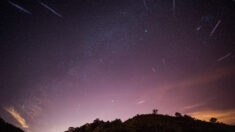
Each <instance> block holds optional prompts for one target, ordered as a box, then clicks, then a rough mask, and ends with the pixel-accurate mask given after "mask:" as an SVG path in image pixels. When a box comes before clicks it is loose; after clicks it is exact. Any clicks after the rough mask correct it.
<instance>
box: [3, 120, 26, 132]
mask: <svg viewBox="0 0 235 132" xmlns="http://www.w3.org/2000/svg"><path fill="white" fill-rule="evenodd" d="M0 132H24V131H23V130H21V129H20V128H17V127H15V126H13V125H11V124H9V123H7V122H5V121H4V120H3V119H2V118H0Z"/></svg>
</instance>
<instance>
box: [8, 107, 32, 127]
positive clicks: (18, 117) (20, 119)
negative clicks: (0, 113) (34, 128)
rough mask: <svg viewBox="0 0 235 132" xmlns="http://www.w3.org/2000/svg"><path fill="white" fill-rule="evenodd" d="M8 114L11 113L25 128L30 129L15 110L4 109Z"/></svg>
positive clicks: (11, 108)
mask: <svg viewBox="0 0 235 132" xmlns="http://www.w3.org/2000/svg"><path fill="white" fill-rule="evenodd" d="M4 109H5V110H6V111H7V112H8V113H10V114H11V115H12V116H13V117H14V118H15V119H16V120H17V121H18V123H19V124H20V125H21V126H22V127H23V128H29V126H28V124H27V123H26V121H25V119H24V118H23V117H22V116H21V115H20V114H19V113H18V112H17V111H16V110H15V109H14V108H13V107H5V108H4Z"/></svg>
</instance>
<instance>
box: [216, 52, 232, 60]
mask: <svg viewBox="0 0 235 132" xmlns="http://www.w3.org/2000/svg"><path fill="white" fill-rule="evenodd" d="M231 54H232V53H231V52H230V53H228V54H226V55H225V56H223V57H220V58H219V59H218V60H217V61H218V62H219V61H222V60H224V59H226V58H228V57H229V56H230V55H231Z"/></svg>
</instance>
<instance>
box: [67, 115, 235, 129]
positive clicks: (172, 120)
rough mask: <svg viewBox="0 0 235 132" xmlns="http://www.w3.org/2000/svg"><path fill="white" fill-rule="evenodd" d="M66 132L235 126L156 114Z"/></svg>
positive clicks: (222, 127) (89, 124)
mask: <svg viewBox="0 0 235 132" xmlns="http://www.w3.org/2000/svg"><path fill="white" fill-rule="evenodd" d="M65 132H235V126H230V125H226V124H223V123H216V122H214V123H213V122H206V121H201V120H198V119H195V118H192V117H190V116H188V115H184V116H183V115H181V114H180V113H176V116H168V115H160V114H156V113H154V114H145V115H136V116H135V117H133V118H131V119H128V120H127V121H125V122H122V121H121V120H119V119H116V120H114V121H111V122H110V121H107V122H104V121H102V120H99V119H96V120H94V121H93V123H87V124H85V125H83V126H81V127H76V128H74V127H70V128H69V129H68V130H67V131H65Z"/></svg>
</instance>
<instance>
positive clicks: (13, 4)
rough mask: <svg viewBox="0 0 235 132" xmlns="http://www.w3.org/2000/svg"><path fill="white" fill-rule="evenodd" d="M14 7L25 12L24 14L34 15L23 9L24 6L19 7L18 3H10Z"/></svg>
mask: <svg viewBox="0 0 235 132" xmlns="http://www.w3.org/2000/svg"><path fill="white" fill-rule="evenodd" d="M8 2H9V3H10V4H11V5H12V6H14V7H16V8H17V9H19V10H21V11H23V12H25V13H27V14H30V15H31V14H32V13H31V12H30V11H28V10H26V9H25V8H23V7H22V6H20V5H17V4H16V3H13V2H11V1H8Z"/></svg>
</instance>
